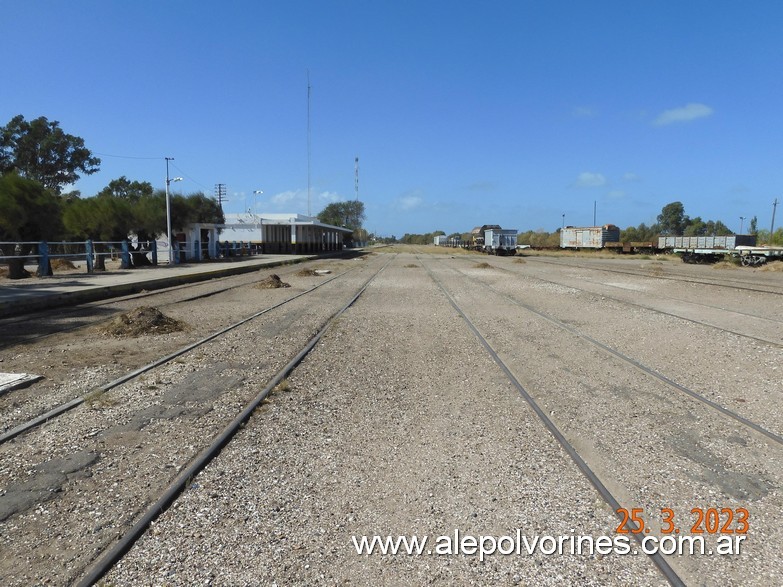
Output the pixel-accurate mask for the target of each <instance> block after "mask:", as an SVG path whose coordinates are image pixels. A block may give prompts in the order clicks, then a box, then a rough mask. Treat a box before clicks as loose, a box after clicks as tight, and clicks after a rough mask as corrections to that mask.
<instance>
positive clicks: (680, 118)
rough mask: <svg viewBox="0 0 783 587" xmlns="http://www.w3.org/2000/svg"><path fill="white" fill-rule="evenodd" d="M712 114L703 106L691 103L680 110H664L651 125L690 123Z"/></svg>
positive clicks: (707, 107)
mask: <svg viewBox="0 0 783 587" xmlns="http://www.w3.org/2000/svg"><path fill="white" fill-rule="evenodd" d="M713 112H714V110H713V109H712V108H710V107H709V106H706V105H705V104H698V103H691V104H686V105H685V106H681V107H680V108H672V109H670V110H664V111H663V112H661V113H660V114H659V115H658V118H656V119H655V121H654V122H653V124H654V125H656V126H665V125H667V124H673V123H675V122H690V121H691V120H696V119H697V118H704V117H706V116H711V115H712V113H713Z"/></svg>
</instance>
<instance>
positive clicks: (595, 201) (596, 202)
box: [593, 200, 598, 226]
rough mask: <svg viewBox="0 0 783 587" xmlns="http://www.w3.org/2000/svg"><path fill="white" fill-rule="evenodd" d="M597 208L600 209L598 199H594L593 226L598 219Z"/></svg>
mask: <svg viewBox="0 0 783 587" xmlns="http://www.w3.org/2000/svg"><path fill="white" fill-rule="evenodd" d="M597 209H598V200H593V226H595V225H596V224H595V222H596V220H595V213H596V210H597Z"/></svg>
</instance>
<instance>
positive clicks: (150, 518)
mask: <svg viewBox="0 0 783 587" xmlns="http://www.w3.org/2000/svg"><path fill="white" fill-rule="evenodd" d="M393 259H394V258H392V259H389V260H388V261H387V262H386V264H384V265H383V266H382V267H381V268H380V269H379V270H378V271H377V272H376V273H375V274H374V275H373V276H372V277H370V278H369V279H368V280H367V281H366V282H365V284H364V285H363V286H362V288H361V289H360V290H359V291H358V293H356V295H354V296H353V298H351V300H350V301H349V302H348V303H347V304H346V305H345V306H343V307H342V308H341V309H340V310H338V311H337V312H335V313H334V314H333V315H332V316H331V317H330V318H329V319H328V320H327V321H326V323H325V324H324V326H323V327H322V328H321V329H320V330H319V331H318V332H317V333H316V334H315V336H313V337H312V338H311V339H310V340H309V341H308V342H307V344H306V345H305V346H304V348H303V349H302V350H301V351H299V353H297V355H296V356H295V357H294V358H293V359H291V360H290V361H289V362H288V364H286V366H285V367H283V368H282V369H281V370H280V371H278V372H277V374H276V375H275V376H274V377H272V379H271V380H270V382H269V383H268V384H267V386H266V387H264V389H263V390H261V392H260V393H259V394H258V395H257V396H256V397H255V398H253V399H252V400H251V401H250V403H249V404H247V406H246V407H245V408H244V409H243V410H242V412H240V413H239V415H238V416H236V418H234V420H233V421H232V422H231V423H230V424H229V425H228V426H226V427H225V428H224V429H223V431H222V432H221V433H220V434H219V435H218V436H216V437H215V438H214V439H213V441H212V443H211V444H210V445H209V446H208V447H207V448H205V449H204V450H202V451H201V452H200V453H199V454H198V456H197V457H196V458H195V459H194V460H193V461H191V463H190V464H189V465H188V466H187V467H186V468H185V469H184V470H183V471H182V472H181V473H180V474H179V475H178V476H177V477H176V478H175V479H174V481H172V482H171V484H170V485H169V486H168V488H167V489H166V490H165V491H164V492H163V494H162V495H161V497H160V498H159V499H158V500H157V501H156V502H155V503H154V504H153V505H152V506H150V507H149V508H147V510H146V511H145V513H144V514H143V515H142V517H141V518H140V519H139V520H138V521H137V522H136V523H135V524H134V525H133V527H132V528H131V529H130V530H129V531H128V532H127V533H126V534H125V535H123V537H122V538H120V540H119V542H117V543H116V544H115V545H114V546H113V547H111V548H110V549H109V550H107V551H106V552H104V554H103V556H102V557H101V559H100V560H99V561H98V562H97V563H96V564H95V565H93V566H92V568H91V569H90V570H89V571H88V572H87V573H86V574H85V575H84V576H83V577H82V578H81V579H80V580H79V582H78V583H76V586H77V587H90V586H91V585H94V584H95V583H97V582H98V581H99V580H100V579H101V578H102V577H103V576H104V575H105V574H106V573H108V572H109V570H110V569H111V568H112V567H113V566H114V565H115V564H116V563H117V562H118V561H119V560H120V559H121V558H122V557H123V556H125V554H126V553H127V552H128V551H129V550H130V549H131V547H132V546H133V545H134V544H135V543H136V542H137V541H138V540H139V538H141V536H142V535H143V534H144V532H145V531H146V530H147V528H148V527H149V525H150V524H151V523H152V522H154V521H155V520H156V519H157V518H158V517H159V516H160V515H161V514H162V513H163V512H164V511H166V510H167V509H168V508H169V507H170V506H171V504H172V503H174V501H175V500H176V499H177V497H178V496H179V495H180V494H181V493H182V492H183V491H184V490H185V489H186V488H187V485H188V483H189V482H190V481H191V480H192V479H193V478H194V477H195V476H196V475H197V474H198V473H199V472H201V471H202V470H203V469H204V468H205V467H206V466H207V465H208V464H209V463H210V462H211V461H212V460H213V459H214V458H215V457H216V456H218V454H220V452H221V451H222V450H223V448H224V447H225V446H226V444H228V443H229V442H230V441H231V439H232V438H233V437H234V436H235V435H236V433H237V432H238V431H239V430H240V428H241V427H242V425H243V424H245V422H247V421H248V419H249V418H250V416H251V415H252V414H253V412H254V411H255V410H256V408H258V406H259V405H260V404H261V402H263V401H264V400H265V399H266V398H267V396H268V395H269V394H270V393H271V392H272V390H273V389H274V388H275V387H276V386H277V385H278V384H279V383H280V382H281V381H282V380H283V379H285V378H286V377H287V376H288V375H289V374H290V373H291V372H292V371H293V370H294V369H295V368H296V367H297V366H298V365H299V363H301V362H302V360H303V359H304V358H305V357H306V356H307V355H308V354H309V353H310V351H312V350H313V348H314V347H315V345H316V344H318V341H319V340H321V338H322V337H323V335H324V334H325V333H326V332H327V330H328V329H329V328H330V327H331V326H332V324H334V321H335V320H336V319H337V318H338V317H339V316H341V315H342V314H343V313H344V312H345V311H346V310H348V308H350V307H351V306H352V305H353V304H354V303H355V302H356V300H358V299H359V297H361V295H362V294H363V293H364V292H365V290H366V289H367V288H368V287H369V285H370V283H372V281H373V280H374V279H375V278H376V277H377V276H378V275H380V274H381V272H382V271H383V270H384V269H386V267H387V266H388V265H389V263H391V262H392V260H393Z"/></svg>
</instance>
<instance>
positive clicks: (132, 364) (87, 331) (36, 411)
mask: <svg viewBox="0 0 783 587" xmlns="http://www.w3.org/2000/svg"><path fill="white" fill-rule="evenodd" d="M353 269H355V266H351V267H349V268H348V269H347V271H351V270H353ZM299 271H301V269H300V268H298V267H297V268H296V269H295V270H290V269H289V270H288V271H287V272H285V273H282V272H281V273H282V274H283V276H284V277H285V278H286V279H289V278H291V277H295V276H296V274H297V273H298V272H299ZM347 271H343V270H340V271H337V272H335V273H334V274H333V275H325V276H321V277H318V278H317V279H318V280H319V282H318V283H317V284H316V286H315V287H311V285H310V284H311V281H310V280H308V279H301V278H299V279H297V281H298V282H299V284H300V285H299V287H297V288H295V289H294V290H280V291H281V292H282V291H297V290H298V291H299V293H298V294H296V295H290V294H289V295H287V296H286V297H285V298H281V295H285V294H280V295H275V296H272V297H269V301H267V299H266V298H265V297H259V296H258V295H255V296H254V295H253V292H256V293H257V292H258V290H255V289H254V287H255V286H256V285H257V284H258V283H259V282H261V281H264V279H266V278H267V276H268V275H271V272H269V271H265V272H263V273H262V274H261V276H256V275H252V276H251V275H250V274H245V275H243V276H239V277H240V278H241V281H240V283H236V279H231V280H230V283H229V284H228V285H223V282H222V280H213V281H211V282H208V283H201V284H198V285H199V287H198V289H197V290H196V292H193V290H192V289H190V287H188V288H186V289H180V288H177V289H176V291H174V292H173V293H174V294H175V295H176V296H177V297H176V298H175V299H171V298H170V295H171V292H168V291H167V292H163V293H160V296H162V297H158V298H157V303H156V307H157V308H158V309H164V310H165V309H168V311H171V310H172V309H173V310H174V311H175V312H176V311H177V309H178V308H180V310H179V311H180V312H187V306H192V305H193V304H194V302H198V303H199V304H200V308H203V310H201V309H199V310H198V311H196V312H190V314H189V315H193V314H195V317H196V319H197V320H198V321H199V322H198V323H196V325H195V326H196V327H195V328H192V329H190V330H188V331H187V332H185V333H183V335H182V336H180V337H178V338H175V339H173V340H168V339H167V338H166V337H157V338H146V339H141V340H142V341H144V342H143V348H142V347H140V346H139V345H137V343H136V342H135V341H134V340H133V339H130V340H126V341H112V342H111V344H112V346H111V347H109V346H108V345H101V344H96V341H98V342H99V341H101V340H102V339H103V336H102V335H96V334H95V332H94V329H95V328H97V327H99V326H100V325H101V324H104V323H106V322H108V321H110V320H111V319H112V317H113V316H115V315H116V314H118V313H120V312H123V311H127V310H128V309H130V308H133V307H134V305H133V303H135V302H136V301H138V299H139V298H138V297H136V296H132V297H131V298H130V299H123V300H122V301H120V302H103V303H99V304H100V306H98V308H100V309H99V310H96V307H95V306H93V305H92V304H91V305H89V307H87V308H79V309H78V310H76V311H78V312H96V311H97V312H98V317H96V318H92V317H90V318H88V319H86V320H81V321H80V322H79V324H77V325H75V326H71V327H67V328H64V329H63V328H61V327H55V329H56V330H57V331H56V332H55V331H53V330H52V331H50V332H49V333H48V334H47V335H46V336H43V337H40V338H37V339H35V340H27V341H25V343H24V344H22V345H21V346H17V347H16V348H15V350H14V351H13V352H14V353H18V355H14V354H7V355H6V356H5V357H4V360H3V369H4V370H15V371H18V372H25V371H28V370H31V371H34V372H37V373H39V374H41V375H43V376H44V380H43V381H42V382H40V383H38V384H36V385H35V386H33V387H28V388H21V389H17V390H12V391H10V392H7V393H5V394H2V395H0V443H2V442H3V441H4V440H7V439H8V438H10V437H12V436H14V435H15V434H16V433H18V432H13V431H12V429H14V430H16V429H17V428H20V427H22V420H23V419H27V420H34V419H35V420H37V421H38V422H39V423H41V422H45V421H47V420H48V419H49V418H51V417H54V416H55V415H56V414H57V413H61V412H63V411H66V410H67V409H71V408H73V407H75V406H76V405H79V404H80V403H81V402H82V401H83V396H85V395H88V394H94V393H96V392H97V393H102V392H105V391H108V390H109V389H112V388H114V387H116V386H117V385H120V384H122V383H124V382H126V381H128V380H130V379H132V378H133V377H136V376H138V375H139V374H141V373H144V372H146V371H148V370H149V369H150V365H156V364H159V363H158V361H159V357H161V356H168V357H169V359H168V360H172V359H175V358H177V357H178V356H179V355H180V354H181V353H177V352H174V353H172V346H171V345H172V344H177V347H175V348H187V349H190V350H193V349H195V348H197V347H198V346H199V345H201V344H203V343H204V342H207V341H209V340H211V339H212V338H214V337H213V332H228V331H230V330H231V329H232V328H234V327H236V326H237V325H240V324H242V323H243V322H244V321H245V318H246V315H247V314H245V315H242V313H241V310H237V311H235V310H233V309H231V308H225V309H224V310H220V312H223V313H224V314H225V319H223V318H222V317H221V318H220V319H217V320H214V319H211V318H210V319H209V320H208V319H207V318H208V317H210V316H211V315H213V314H215V312H214V311H212V310H211V308H213V307H215V306H216V305H217V302H215V301H214V298H215V296H219V297H220V298H226V296H228V295H231V296H233V297H231V298H226V299H227V300H233V299H241V297H242V296H244V297H247V298H258V306H261V307H260V309H258V310H254V311H252V312H248V314H250V315H255V316H256V317H258V316H261V315H263V314H264V313H266V312H268V311H269V310H271V309H274V308H278V307H280V306H282V305H284V304H285V303H288V302H290V301H293V300H295V299H297V298H298V297H300V295H301V294H302V293H304V294H309V293H312V292H314V291H316V290H317V289H318V288H319V287H320V286H321V285H325V284H327V283H330V282H332V281H333V280H335V279H339V278H340V277H342V276H344V275H345V274H346V273H347ZM248 278H250V279H248ZM308 281H310V283H308ZM295 283H296V282H295ZM227 292H230V293H227ZM155 293H159V292H151V293H150V294H142V295H143V296H145V297H147V296H148V295H154V294H155ZM183 293H185V297H184V298H183V297H181V295H180V294H183ZM153 299H154V298H153ZM129 302H130V303H129ZM106 305H110V307H111V308H112V311H111V312H110V314H109V317H106V316H105V314H104V312H105V310H104V309H103V308H104V307H105V306H106ZM224 305H225V304H224ZM242 305H243V304H241V303H240V304H237V306H238V307H241V306H242ZM270 306H273V307H270ZM205 312H208V314H206V315H205V314H204V313H205ZM186 315H187V314H186ZM30 319H31V320H38V319H39V318H38V317H37V316H36V317H33V318H30ZM189 319H190V318H189ZM202 323H203V325H204V327H202ZM80 339H81V340H85V339H86V340H88V341H89V343H88V344H87V345H85V343H83V342H82V343H79V344H78V345H77V344H73V341H74V340H80ZM174 341H176V342H174ZM89 345H91V346H92V347H93V349H94V350H93V351H92V352H90V351H86V352H85V351H79V352H78V353H76V354H75V355H74V356H73V357H71V349H73V348H75V347H78V346H85V347H86V348H90V346H89ZM104 349H107V350H108V352H111V354H112V357H111V362H110V361H109V357H104V358H105V359H106V360H105V362H104V364H103V365H102V368H101V371H99V372H98V373H96V375H95V376H94V377H91V378H90V380H89V384H88V383H87V382H86V381H85V383H83V384H80V385H78V386H77V387H78V388H80V393H74V392H72V391H69V387H72V386H63V385H60V384H58V381H62V380H64V379H66V378H70V377H72V373H73V372H74V371H82V372H83V371H84V370H85V369H90V367H89V366H87V365H84V364H83V363H82V361H85V360H86V361H93V360H94V358H95V357H96V356H98V357H101V356H104V355H103V353H104V352H106V351H105V350H104ZM58 351H59V352H58ZM6 352H7V353H8V352H9V351H6ZM53 355H54V356H55V357H56V360H60V361H63V362H65V361H67V363H68V364H67V369H64V368H62V367H59V368H58V365H57V364H56V362H55V360H52V359H51V357H52V356H53ZM47 359H49V360H47ZM41 364H43V365H46V367H45V368H43V370H40V369H42V366H41ZM28 365H34V366H33V368H30V367H29V366H28ZM129 373H130V374H131V375H130V376H128V374H129ZM47 397H51V398H52V400H51V401H49V402H48V404H47V402H46V401H45V398H47ZM58 406H59V407H58ZM12 432H13V433H12Z"/></svg>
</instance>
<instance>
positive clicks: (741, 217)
mask: <svg viewBox="0 0 783 587" xmlns="http://www.w3.org/2000/svg"><path fill="white" fill-rule="evenodd" d="M744 223H745V217H744V216H740V231H739V233H740V234H742V225H743V224H744Z"/></svg>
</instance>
